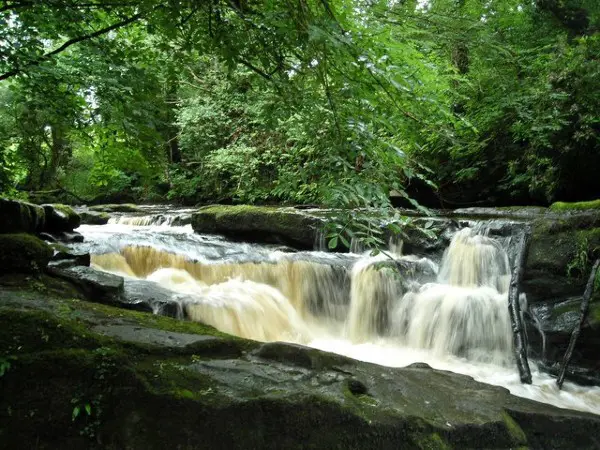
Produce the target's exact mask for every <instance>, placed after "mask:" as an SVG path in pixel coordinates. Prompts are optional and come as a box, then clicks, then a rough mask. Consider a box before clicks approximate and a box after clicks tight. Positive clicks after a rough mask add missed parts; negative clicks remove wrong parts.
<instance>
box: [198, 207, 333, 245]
mask: <svg viewBox="0 0 600 450" xmlns="http://www.w3.org/2000/svg"><path fill="white" fill-rule="evenodd" d="M321 224H322V219H321V218H319V217H317V216H314V215H311V214H309V213H306V212H304V211H299V210H297V209H294V208H273V207H267V206H247V205H238V206H222V205H215V206H205V207H203V208H200V210H198V211H197V212H196V213H194V214H192V227H193V229H194V231H195V232H196V233H216V234H223V235H225V236H228V237H230V238H232V239H238V240H250V241H253V242H268V243H280V244H288V245H292V246H295V247H298V248H306V249H312V248H313V246H314V244H315V240H316V237H317V234H318V229H319V226H320V225H321Z"/></svg>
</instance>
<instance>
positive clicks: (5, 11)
mask: <svg viewBox="0 0 600 450" xmlns="http://www.w3.org/2000/svg"><path fill="white" fill-rule="evenodd" d="M0 22H2V24H3V25H4V26H2V27H0V42H1V43H2V45H1V46H0V52H1V55H0V56H1V57H0V105H1V106H2V108H1V109H0V192H3V193H7V192H8V193H9V194H11V195H15V193H16V192H17V190H20V191H35V190H40V189H48V188H55V187H63V188H66V189H67V190H68V191H70V192H73V193H75V194H76V195H78V196H79V197H80V198H81V199H83V200H85V201H87V200H90V201H91V200H94V199H101V200H106V201H120V200H127V201H144V200H148V199H153V200H170V201H177V202H181V203H190V204H195V203H205V202H206V203H208V202H216V201H221V202H245V203H273V202H276V203H318V204H323V205H328V206H331V207H335V208H356V209H366V210H370V211H375V212H376V213H377V214H376V215H380V216H388V217H392V218H393V217H394V214H395V210H394V209H393V208H392V205H391V204H390V200H389V196H388V195H389V193H390V192H391V191H395V192H396V193H397V194H399V195H400V197H401V198H402V199H403V200H404V205H405V206H410V207H417V208H418V207H419V203H418V202H417V200H424V201H425V202H426V203H429V204H431V205H435V206H438V204H441V205H442V206H454V205H460V204H473V203H478V202H487V203H495V204H509V203H515V202H516V203H521V202H528V203H529V202H537V203H548V202H550V201H554V200H575V199H587V198H597V197H600V186H599V184H598V177H597V174H596V167H598V166H599V165H600V139H599V136H600V135H599V133H600V128H599V122H598V117H599V116H598V111H599V109H600V103H599V102H600V97H598V96H597V95H593V93H595V92H598V91H599V90H600V73H599V71H600V65H599V64H598V61H597V55H598V54H599V53H600V34H599V33H598V30H599V29H600V27H599V25H600V6H599V5H598V3H597V2H595V1H593V0H573V1H569V2H557V1H554V0H544V1H541V0H537V1H534V2H523V1H522V0H498V1H495V2H480V1H478V0H460V1H455V0H430V1H428V2H421V1H414V0H409V1H403V2H393V3H390V2H387V1H383V0H370V1H368V2H367V1H364V0H335V1H330V2H324V1H321V0H299V1H298V2H281V1H275V0H256V1H254V2H250V3H248V2H237V1H234V2H225V1H223V0H215V1H213V2H195V1H190V0H175V1H172V0H170V1H169V2H166V1H161V0H142V1H139V2H116V1H112V0H106V1H98V2H93V3H85V4H80V3H78V2H71V1H66V0H52V1H49V2H21V1H14V2H8V3H7V4H6V5H5V6H2V7H0ZM436 197H437V200H436ZM396 219H398V218H396ZM361 220H363V222H361ZM364 220H366V219H364V218H363V219H358V221H355V220H354V219H353V218H352V217H347V218H344V219H343V220H342V221H341V223H340V224H338V225H339V227H338V228H336V229H335V230H330V231H329V233H330V236H331V238H332V239H337V241H338V242H343V241H344V240H346V241H347V240H351V238H352V237H353V235H351V233H355V236H354V237H360V238H361V239H363V240H365V241H366V242H368V243H369V245H371V244H373V245H374V244H378V243H379V242H380V240H381V236H382V235H381V233H383V231H382V230H380V229H379V228H378V227H373V226H372V225H374V224H369V223H366V222H364ZM355 222H356V223H355ZM367 222H368V221H367ZM392 222H393V221H392ZM375 230H377V231H375ZM333 243H334V244H336V245H337V242H335V241H334V242H333ZM334 246H335V245H334Z"/></svg>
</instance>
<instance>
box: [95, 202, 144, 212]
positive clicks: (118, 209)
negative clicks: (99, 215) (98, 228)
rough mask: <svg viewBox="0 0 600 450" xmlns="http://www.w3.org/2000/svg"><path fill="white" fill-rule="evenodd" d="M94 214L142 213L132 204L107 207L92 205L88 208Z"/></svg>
mask: <svg viewBox="0 0 600 450" xmlns="http://www.w3.org/2000/svg"><path fill="white" fill-rule="evenodd" d="M88 209H89V210H90V211H94V212H106V213H112V212H123V213H141V212H143V211H142V210H141V209H140V208H139V207H138V206H136V205H134V204H132V203H122V204H109V205H94V206H90V207H89V208H88Z"/></svg>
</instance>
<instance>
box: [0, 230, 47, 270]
mask: <svg viewBox="0 0 600 450" xmlns="http://www.w3.org/2000/svg"><path fill="white" fill-rule="evenodd" d="M51 257H52V249H51V248H50V247H49V246H48V244H46V243H45V242H44V241H42V240H40V239H38V238H36V237H35V236H32V235H29V234H24V233H22V234H0V273H19V272H24V273H39V272H41V271H43V270H44V269H45V268H46V266H47V265H48V261H50V258H51Z"/></svg>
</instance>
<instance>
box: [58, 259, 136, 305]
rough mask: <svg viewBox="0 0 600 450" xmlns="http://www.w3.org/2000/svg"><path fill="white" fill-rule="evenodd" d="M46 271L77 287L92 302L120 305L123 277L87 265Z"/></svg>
mask: <svg viewBox="0 0 600 450" xmlns="http://www.w3.org/2000/svg"><path fill="white" fill-rule="evenodd" d="M48 272H49V273H50V274H52V275H54V276H56V277H59V278H62V279H64V280H67V281H69V282H71V283H72V284H74V285H76V286H77V287H79V289H80V290H81V292H82V293H83V294H84V295H85V297H86V298H87V299H88V300H90V301H93V302H100V303H106V304H110V305H120V303H121V297H122V295H123V285H124V280H123V277H120V276H118V275H113V274H111V273H108V272H102V271H100V270H96V269H93V268H91V267H87V266H74V267H56V266H51V267H49V268H48Z"/></svg>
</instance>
